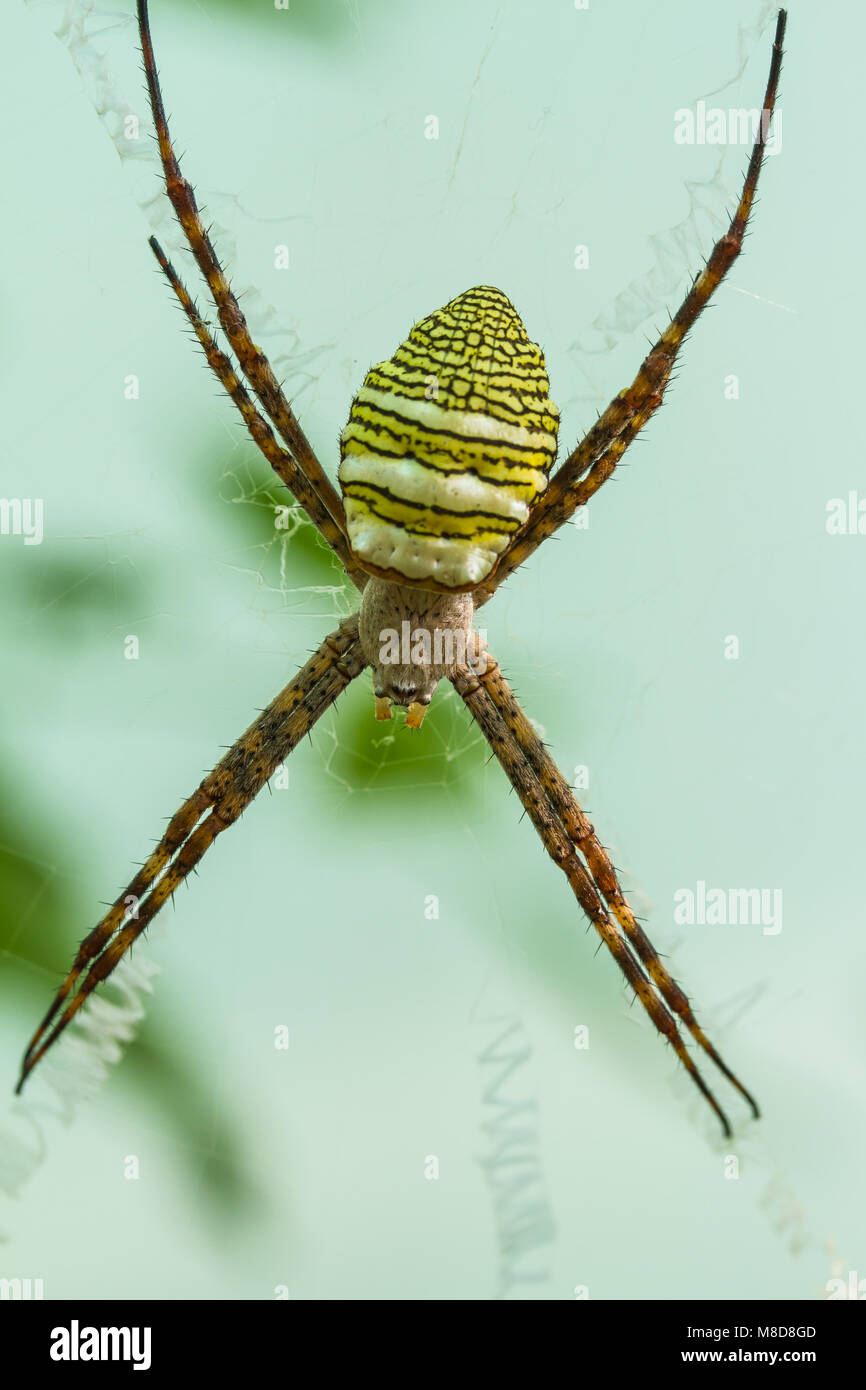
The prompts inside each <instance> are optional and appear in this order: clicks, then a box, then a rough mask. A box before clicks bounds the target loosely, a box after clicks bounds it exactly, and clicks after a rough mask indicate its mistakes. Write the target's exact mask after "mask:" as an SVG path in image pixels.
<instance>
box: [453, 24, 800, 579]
mask: <svg viewBox="0 0 866 1390" xmlns="http://www.w3.org/2000/svg"><path fill="white" fill-rule="evenodd" d="M787 20H788V16H787V14H786V12H785V11H784V10H780V11H779V14H778V17H777V19H776V33H775V37H774V39H773V54H772V58H771V60H770V73H769V77H768V79H767V88H766V92H765V94H764V104H763V108H762V110H761V115H760V120H759V122H758V130H757V135H756V138H755V143H754V147H753V149H752V154H751V158H750V160H749V167H748V169H747V170H746V177H745V179H744V181H743V189H742V193H741V194H740V200H739V202H738V204H737V208H736V211H735V212H734V215H733V217H732V218H731V221H730V224H729V226H728V229H727V231H726V232H725V233H724V234H723V236H721V237H720V238H719V240H718V241H717V242H716V244H715V246H714V247H713V249H712V251H711V252H710V255H709V258H708V260H707V262H706V264H705V266H704V269H703V270H702V271H700V273H699V274H698V275H696V276H695V278H694V281H693V283H692V286H691V289H690V290H689V292H688V294H687V295H686V297H685V299H684V300H683V302H682V304H681V305H680V307H679V308H678V309H677V311H676V313H675V314H674V316H673V318H672V319H671V321H670V323H669V324H668V326H667V328H666V329H665V330H664V332H663V333H662V334H661V336H660V337H659V339H658V342H657V343H656V344H655V346H654V347H653V349H652V351H651V352H650V353H649V354H648V355H647V357H646V358H645V359H644V361H643V362H642V364H641V367H640V371H639V372H638V374H637V376H636V377H635V379H634V381H633V382H632V384H631V385H630V386H627V387H625V388H624V389H623V390H622V391H620V392H619V395H617V396H616V397H615V398H614V399H613V400H612V401H611V403H610V405H609V406H608V407H607V409H606V410H605V411H604V413H603V414H602V415H601V416H600V417H599V419H598V420H597V421H596V423H595V424H594V425H593V426H592V428H591V429H590V430H589V431H588V433H587V434H586V435H585V436H584V438H583V439H582V440H581V441H580V443H579V444H578V445H577V447H576V448H575V449H574V450H573V451H572V452H571V454H569V456H568V458H567V459H566V460H565V462H564V463H562V464H561V465H560V467H559V468H558V469H557V470H556V472H555V473H554V475H553V477H552V478H551V480H550V485H549V487H548V488H547V490H546V492H544V493H543V495H542V496H541V497H540V498H539V500H538V501H537V502H536V504H535V506H534V507H533V510H532V513H531V515H530V517H529V521H528V522H527V523H526V525H525V526H524V528H523V529H522V530H521V531H520V533H519V534H518V535H517V536H515V537H514V539H513V541H512V542H511V543H510V545H509V548H508V549H507V550H506V551H505V552H504V554H503V555H502V556H501V557H500V559H499V561H498V562H497V565H496V567H495V568H494V570H493V571H492V573H491V574H490V575H489V576H488V578H487V579H485V581H484V583H483V585H482V586H481V589H480V592H479V596H478V601H479V603H485V602H486V601H487V599H489V598H490V596H491V594H492V593H493V592H494V590H495V589H496V588H497V587H498V585H500V584H501V583H503V581H504V580H506V579H507V578H508V577H509V575H512V574H513V573H514V571H515V570H516V569H518V568H519V566H520V565H522V564H523V562H524V561H525V560H527V559H528V558H529V556H530V555H532V554H533V553H534V551H535V550H537V549H538V547H539V546H540V545H541V543H542V541H545V540H547V538H548V537H549V536H551V535H553V533H554V531H556V530H557V529H558V528H559V527H560V526H562V525H564V523H565V522H566V521H568V519H569V518H570V517H571V516H572V515H573V514H574V512H575V510H576V509H577V508H578V507H582V506H584V505H585V504H586V503H587V502H588V501H589V499H590V498H591V497H592V496H593V495H594V494H595V493H596V492H597V491H598V489H599V488H600V487H601V486H602V484H603V483H605V482H607V480H608V478H609V477H610V476H611V475H612V474H613V472H614V471H615V469H616V467H617V465H618V463H619V461H620V459H621V458H622V456H623V454H624V453H625V451H626V449H627V448H628V446H629V445H630V444H631V442H632V440H633V439H634V438H635V437H636V436H637V435H638V434H639V433H640V431H641V430H642V429H643V427H644V425H645V424H646V423H647V421H648V420H650V419H651V417H652V416H653V415H654V414H655V412H656V411H657V410H658V408H659V406H660V405H661V403H662V400H663V398H664V394H665V391H666V389H667V386H668V383H669V381H670V379H671V372H672V370H673V366H674V363H675V361H676V359H677V356H678V354H679V351H680V348H681V347H682V345H683V342H684V341H685V338H686V335H687V334H688V332H689V330H690V329H691V328H692V327H693V326H694V324H695V322H696V320H697V319H698V317H699V315H700V314H701V312H702V311H703V310H704V309H705V308H706V305H707V304H708V303H709V300H710V298H711V297H712V295H713V294H714V293H715V291H716V290H717V289H718V287H719V285H720V284H721V282H722V280H723V278H724V277H725V275H726V274H727V273H728V271H729V270H730V268H731V266H732V265H733V264H734V261H735V260H736V259H737V257H738V256H739V254H740V251H741V250H742V246H743V238H744V237H745V234H746V228H747V226H748V222H749V217H750V215H751V211H752V207H753V204H754V201H755V193H756V191H757V187H758V178H759V176H760V173H761V168H762V166H763V162H764V152H765V149H766V145H767V140H768V137H769V132H770V123H771V120H772V116H773V111H774V109H775V105H776V95H777V92H778V87H779V76H780V73H781V70H782V44H783V41H784V38H785V28H786V25H787Z"/></svg>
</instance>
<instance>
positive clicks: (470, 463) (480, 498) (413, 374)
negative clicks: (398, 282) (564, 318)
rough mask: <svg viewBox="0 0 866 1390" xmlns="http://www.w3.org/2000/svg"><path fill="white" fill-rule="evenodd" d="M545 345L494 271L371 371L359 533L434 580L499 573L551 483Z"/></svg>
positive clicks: (362, 404)
mask: <svg viewBox="0 0 866 1390" xmlns="http://www.w3.org/2000/svg"><path fill="white" fill-rule="evenodd" d="M549 389H550V387H549V383H548V379H547V371H546V369H545V366H544V355H543V353H542V351H541V349H540V348H539V347H538V346H537V345H536V344H535V343H533V342H531V341H530V339H529V338H528V337H527V334H526V329H525V328H524V327H523V324H522V322H521V320H520V316H519V315H518V313H517V311H516V309H515V308H514V306H513V304H512V303H511V301H510V300H509V299H507V298H506V296H505V295H504V294H503V293H502V291H501V290H496V289H493V288H491V287H490V286H488V285H480V286H477V287H476V288H475V289H472V290H467V291H466V293H465V294H461V295H459V296H458V297H457V299H452V301H451V303H450V304H446V305H445V308H444V309H440V310H439V311H438V313H435V314H431V315H430V316H429V317H428V318H426V319H422V320H421V322H420V323H417V324H416V325H415V327H414V328H413V329H412V332H411V333H410V334H409V337H408V338H407V339H406V342H405V343H403V344H402V346H401V347H399V348H398V349H397V351H396V352H395V354H394V356H393V357H392V358H391V359H390V360H389V361H388V362H380V363H379V364H378V366H375V367H372V368H371V369H370V371H369V372H368V373H367V378H366V380H365V382H364V385H363V386H362V387H361V390H360V391H359V392H358V394H357V396H356V397H355V399H354V401H353V402H352V409H351V411H350V413H349V421H348V424H347V425H346V428H345V429H344V431H343V434H342V439H341V449H340V457H341V462H340V486H341V488H342V490H343V500H344V503H345V508H346V522H347V527H348V532H349V543H350V545H351V547H352V550H353V552H354V554H355V555H356V556H357V557H358V559H359V560H361V561H362V562H365V563H366V564H368V565H370V566H371V567H372V568H374V569H377V570H381V571H388V572H390V573H393V574H394V575H395V576H399V577H400V578H402V579H405V580H408V581H410V582H411V583H414V584H417V585H420V586H421V587H423V585H424V582H425V580H434V581H436V582H437V583H438V584H441V585H443V586H444V587H445V588H452V589H458V588H461V587H464V586H465V585H468V584H476V583H478V582H479V581H480V580H482V579H484V577H485V576H486V575H487V574H489V573H490V570H491V569H492V568H493V566H494V564H495V563H496V560H497V558H498V556H499V555H501V553H502V551H503V550H504V549H505V548H506V546H507V545H508V543H509V541H510V539H511V537H512V536H513V535H514V533H515V531H517V530H518V529H519V528H520V527H521V526H522V525H523V524H524V522H525V521H526V519H527V517H528V515H529V509H530V507H531V506H532V504H533V503H534V502H535V500H536V499H537V498H538V497H539V496H540V495H541V493H542V492H543V491H544V489H545V488H546V486H547V477H548V473H549V472H550V468H551V465H552V463H553V461H554V458H555V456H556V432H557V427H558V424H559V411H558V409H557V407H556V406H555V405H554V404H553V402H552V401H551V399H550V396H549V394H548V392H549Z"/></svg>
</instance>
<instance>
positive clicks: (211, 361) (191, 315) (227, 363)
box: [150, 236, 368, 589]
mask: <svg viewBox="0 0 866 1390" xmlns="http://www.w3.org/2000/svg"><path fill="white" fill-rule="evenodd" d="M150 247H151V250H152V251H153V254H154V255H155V256H156V259H157V261H158V262H159V264H160V267H161V269H162V271H163V273H164V274H165V277H166V279H167V280H168V282H169V284H170V285H171V287H172V289H173V290H174V292H175V294H176V296H177V298H178V300H179V302H180V305H181V308H182V309H183V311H184V313H185V314H186V316H187V318H188V319H189V321H190V323H191V324H192V327H193V330H194V332H195V335H196V337H197V338H198V340H199V342H200V343H201V345H202V347H203V349H204V354H205V357H206V358H207V362H208V366H209V367H210V368H211V371H212V372H213V373H214V375H215V376H216V377H217V378H218V379H219V381H220V383H221V384H222V386H223V388H224V390H225V391H226V394H227V395H229V396H230V397H231V399H232V400H233V401H234V403H235V405H236V406H237V408H238V410H239V411H240V413H241V415H242V416H243V420H244V424H245V425H246V427H247V429H248V431H249V433H250V435H251V436H252V438H253V440H254V442H255V443H256V444H257V445H258V447H259V449H260V450H261V452H262V453H263V454H264V456H265V458H266V459H267V461H268V463H269V464H270V465H271V467H272V468H273V470H274V472H275V473H276V474H277V477H279V478H280V479H282V481H283V482H284V483H285V485H286V487H287V488H288V489H289V491H290V492H291V494H292V496H293V497H295V498H296V499H297V501H298V502H300V504H301V506H302V507H303V508H304V510H305V512H306V513H307V515H308V516H309V517H310V519H311V521H312V522H313V523H314V525H315V526H316V527H317V528H318V530H319V532H320V533H321V535H322V536H324V538H325V540H326V541H327V542H328V544H329V545H330V547H331V549H332V550H333V551H334V552H335V554H336V555H337V557H338V558H339V560H340V561H341V563H342V565H343V568H344V569H345V570H346V573H347V574H348V575H349V578H350V579H351V580H352V581H353V583H354V584H355V585H356V587H357V588H358V589H363V587H364V585H365V584H366V582H367V578H368V576H367V575H366V574H364V573H363V571H362V570H359V569H358V568H357V566H356V565H355V562H354V560H353V559H352V552H351V551H350V549H349V545H348V542H347V540H346V537H345V535H344V533H343V532H342V531H341V529H340V527H339V526H338V525H337V523H336V521H335V520H334V518H333V517H332V516H331V514H330V512H329V511H328V510H327V509H326V508H325V507H323V505H322V503H321V500H320V498H319V495H318V493H317V492H316V491H315V489H314V487H313V485H312V483H311V482H310V480H309V478H308V477H307V475H306V474H305V473H304V472H302V470H301V469H300V468H299V467H298V465H297V463H296V462H295V460H294V459H293V458H292V457H291V455H290V454H288V453H287V452H286V450H285V449H283V448H282V447H281V445H280V444H279V442H278V440H277V439H276V437H275V436H274V432H273V430H272V429H271V427H270V425H269V424H268V423H267V421H266V420H265V419H263V418H262V416H261V415H260V414H259V412H258V411H257V410H256V407H255V405H254V404H253V402H252V400H251V399H250V395H249V392H248V391H247V390H246V388H245V387H244V385H243V383H242V382H241V381H240V380H239V379H238V375H237V373H236V371H235V369H234V365H233V363H232V362H231V359H230V358H229V357H228V356H227V355H226V354H225V353H224V352H223V351H222V350H221V349H220V348H219V347H218V346H217V344H216V342H215V340H214V338H213V335H212V334H211V332H210V330H209V328H208V327H207V324H206V323H205V322H204V320H203V319H202V317H201V315H200V313H199V311H198V309H197V308H196V305H195V302H194V300H193V299H192V296H191V295H190V293H189V291H188V290H187V288H186V286H185V285H184V283H183V281H182V280H181V279H180V276H179V275H178V274H177V271H176V270H175V268H174V266H173V265H172V263H171V261H170V260H169V259H168V257H167V256H166V254H165V252H164V251H163V249H162V247H161V246H160V244H159V242H158V241H157V239H156V237H154V236H152V237H151V238H150Z"/></svg>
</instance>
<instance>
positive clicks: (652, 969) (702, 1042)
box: [480, 656, 760, 1118]
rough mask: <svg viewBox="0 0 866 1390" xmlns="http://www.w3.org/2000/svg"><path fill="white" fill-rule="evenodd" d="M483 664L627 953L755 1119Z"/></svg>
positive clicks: (574, 805) (509, 697) (576, 807)
mask: <svg viewBox="0 0 866 1390" xmlns="http://www.w3.org/2000/svg"><path fill="white" fill-rule="evenodd" d="M487 663H488V664H487V670H486V671H485V673H484V674H483V675H481V676H480V680H481V681H482V683H483V685H484V688H485V690H486V691H487V693H488V695H489V696H490V698H491V699H492V701H493V703H494V704H495V705H496V708H497V709H498V711H499V713H500V714H501V715H502V718H503V720H504V721H505V723H506V725H507V727H508V729H509V730H510V731H511V733H512V734H513V735H514V738H515V739H516V740H517V743H518V744H519V745H520V748H521V751H522V752H523V754H524V756H525V757H526V758H527V760H528V761H529V763H530V766H531V767H532V768H533V769H534V771H535V773H536V774H537V776H538V778H539V781H540V782H541V784H542V786H543V787H544V790H545V793H546V795H547V799H548V801H549V802H550V804H551V806H552V807H553V810H554V811H555V813H556V815H557V816H558V817H559V819H560V821H561V822H562V825H563V827H564V829H565V830H566V832H567V834H568V837H569V839H570V840H571V842H572V844H573V845H574V846H575V847H576V848H577V849H578V850H579V851H580V853H581V854H582V855H583V858H584V859H585V861H586V864H587V867H588V868H589V872H590V874H591V875H592V878H593V880H594V882H595V885H596V887H597V888H598V890H599V892H600V893H601V895H602V897H603V898H604V900H605V902H606V904H607V906H608V909H609V911H610V912H611V913H612V914H613V916H614V917H615V918H616V920H617V922H618V923H619V925H620V926H621V927H622V929H623V931H624V932H625V934H626V936H627V938H628V941H629V944H630V946H631V947H632V950H633V951H634V953H635V955H637V956H638V958H639V959H640V961H641V962H642V963H643V965H644V967H645V968H646V971H647V973H648V974H649V976H650V978H651V979H652V981H653V983H654V984H655V985H656V987H657V989H658V991H659V993H660V994H661V996H662V998H663V999H664V1001H665V1003H666V1004H667V1006H668V1008H669V1009H670V1010H671V1011H672V1012H673V1013H675V1014H676V1015H677V1016H678V1017H679V1018H681V1019H682V1021H683V1023H684V1024H685V1026H686V1027H687V1028H688V1030H689V1032H690V1033H691V1035H692V1037H693V1038H694V1039H695V1041H696V1042H697V1043H698V1044H699V1046H700V1047H702V1048H703V1050H704V1052H706V1054H707V1056H708V1057H710V1058H712V1060H713V1061H714V1062H715V1064H716V1066H717V1067H718V1068H719V1070H720V1071H721V1072H722V1074H723V1075H724V1076H726V1077H727V1079H728V1081H730V1083H731V1085H732V1086H735V1087H736V1089H737V1090H738V1091H739V1092H740V1094H741V1095H742V1096H743V1097H744V1098H745V1100H747V1101H748V1103H749V1105H750V1106H751V1109H752V1113H753V1114H754V1115H755V1117H756V1118H757V1117H758V1115H759V1114H760V1112H759V1110H758V1105H757V1102H756V1101H755V1099H754V1097H753V1096H751V1095H750V1094H749V1092H748V1091H747V1090H746V1088H745V1086H743V1085H742V1083H741V1082H740V1081H738V1080H737V1078H736V1076H735V1075H734V1073H733V1072H732V1071H731V1070H730V1068H729V1067H728V1066H727V1065H726V1064H725V1062H724V1061H723V1060H722V1058H721V1057H720V1056H719V1054H718V1052H717V1051H716V1049H715V1048H714V1047H713V1045H712V1043H711V1042H710V1040H709V1039H708V1038H707V1036H706V1034H705V1033H704V1031H703V1029H702V1028H701V1027H700V1026H699V1024H698V1021H697V1019H696V1018H695V1015H694V1011H693V1010H692V1007H691V1005H690V1003H689V1001H688V999H687V997H686V995H685V994H684V992H683V990H682V989H681V988H680V986H679V985H678V984H677V982H676V980H674V979H673V977H672V976H671V975H670V973H669V972H668V970H667V969H666V968H665V966H664V965H663V964H662V962H661V960H660V959H659V955H658V952H657V951H656V950H655V947H654V946H653V944H652V942H651V941H650V939H649V937H648V936H647V934H646V932H645V931H644V930H643V928H642V927H641V926H640V924H639V922H638V921H637V919H636V918H635V915H634V913H633V912H632V910H631V908H630V907H629V905H628V902H627V901H626V897H625V894H624V893H623V891H622V888H621V887H620V885H619V880H618V879H617V875H616V869H615V868H614V866H613V863H612V862H611V859H610V856H609V855H608V853H607V851H606V850H605V848H604V846H603V845H602V844H601V842H600V840H599V838H598V836H597V835H596V833H595V829H594V828H593V826H592V824H591V822H590V821H589V819H588V818H587V816H586V813H585V812H584V810H583V808H582V807H581V805H580V803H579V801H578V800H577V797H576V796H575V794H574V792H573V791H572V789H571V787H570V786H569V784H568V782H567V781H566V780H565V778H564V777H563V775H562V773H561V772H560V770H559V768H558V767H557V766H556V763H555V762H554V761H553V759H552V758H551V756H550V754H549V753H548V751H547V749H546V748H545V747H544V744H543V743H542V742H541V739H540V738H539V737H538V735H537V733H536V732H535V730H534V729H533V727H532V724H531V722H530V720H529V719H528V717H527V716H526V714H525V713H524V711H523V710H522V709H521V707H520V705H519V703H518V701H517V699H516V698H515V695H514V692H513V691H512V689H511V687H510V686H509V684H508V682H507V681H506V679H505V677H504V676H503V674H502V672H501V670H500V668H499V666H498V664H497V663H496V662H495V661H494V660H493V659H492V658H491V657H489V656H488V657H487Z"/></svg>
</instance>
